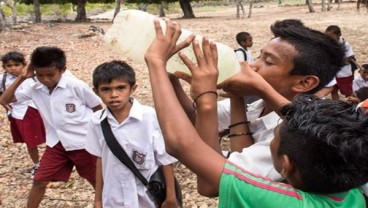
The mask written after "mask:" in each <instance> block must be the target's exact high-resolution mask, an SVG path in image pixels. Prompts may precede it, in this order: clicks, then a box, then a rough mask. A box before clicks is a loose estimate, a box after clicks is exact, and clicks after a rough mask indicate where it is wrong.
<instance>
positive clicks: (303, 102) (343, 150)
mask: <svg viewBox="0 0 368 208" xmlns="http://www.w3.org/2000/svg"><path fill="white" fill-rule="evenodd" d="M280 114H281V115H282V117H283V123H282V125H281V126H280V145H279V149H278V154H285V155H288V157H289V158H290V160H291V161H292V163H293V164H294V165H295V166H296V168H297V169H298V170H299V172H300V177H301V180H302V184H303V185H302V188H300V189H302V190H303V191H308V192H318V193H336V192H342V191H346V190H349V189H351V188H355V187H358V186H360V185H363V184H365V183H366V182H368V134H367V126H368V116H367V115H366V114H365V113H364V111H362V110H361V109H356V107H354V106H352V105H350V104H348V103H346V102H343V101H336V100H331V99H319V98H318V97H316V96H313V95H299V96H296V98H295V100H294V102H292V103H291V104H288V105H286V106H284V107H282V108H281V110H280Z"/></svg>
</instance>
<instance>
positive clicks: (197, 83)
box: [179, 37, 218, 98]
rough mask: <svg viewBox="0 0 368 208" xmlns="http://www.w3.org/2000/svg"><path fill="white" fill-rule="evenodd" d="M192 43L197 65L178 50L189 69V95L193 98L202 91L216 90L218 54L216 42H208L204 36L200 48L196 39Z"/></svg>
mask: <svg viewBox="0 0 368 208" xmlns="http://www.w3.org/2000/svg"><path fill="white" fill-rule="evenodd" d="M192 44H193V51H194V54H195V56H196V59H197V63H198V65H197V64H194V63H193V62H192V61H191V60H190V59H189V58H188V57H187V56H185V55H184V54H182V53H180V52H179V56H180V58H181V59H182V61H183V62H184V64H185V65H187V67H188V68H189V70H190V71H191V74H192V77H191V79H190V82H191V88H190V95H191V97H192V98H195V97H197V96H198V95H199V94H201V93H203V92H208V91H216V83H217V78H218V69H217V60H218V54H217V47H216V44H215V43H214V42H211V43H210V41H209V40H208V38H206V37H203V40H202V49H201V48H200V47H199V44H198V41H196V40H193V41H192Z"/></svg>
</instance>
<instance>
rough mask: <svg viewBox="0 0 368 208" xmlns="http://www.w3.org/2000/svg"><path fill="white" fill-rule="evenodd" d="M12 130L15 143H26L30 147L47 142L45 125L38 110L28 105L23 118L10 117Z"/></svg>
mask: <svg viewBox="0 0 368 208" xmlns="http://www.w3.org/2000/svg"><path fill="white" fill-rule="evenodd" d="M10 131H11V134H12V137H13V142H14V143H26V145H27V147H28V148H29V149H33V148H35V147H37V146H38V145H40V144H42V143H45V140H46V135H45V126H44V125H43V121H42V118H41V116H40V114H39V113H38V110H36V109H34V108H32V107H28V109H27V111H26V114H25V115H24V118H23V119H16V118H13V117H10Z"/></svg>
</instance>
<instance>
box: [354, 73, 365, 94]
mask: <svg viewBox="0 0 368 208" xmlns="http://www.w3.org/2000/svg"><path fill="white" fill-rule="evenodd" d="M362 87H368V81H365V80H364V79H363V77H362V76H361V75H359V76H356V77H355V78H354V80H353V92H355V91H357V90H359V89H360V88H362Z"/></svg>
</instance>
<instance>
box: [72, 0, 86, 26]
mask: <svg viewBox="0 0 368 208" xmlns="http://www.w3.org/2000/svg"><path fill="white" fill-rule="evenodd" d="M86 3H87V0H78V2H77V17H76V18H75V21H76V22H87V13H86Z"/></svg>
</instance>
